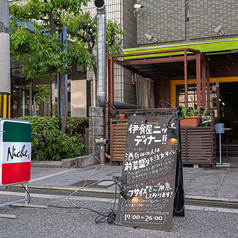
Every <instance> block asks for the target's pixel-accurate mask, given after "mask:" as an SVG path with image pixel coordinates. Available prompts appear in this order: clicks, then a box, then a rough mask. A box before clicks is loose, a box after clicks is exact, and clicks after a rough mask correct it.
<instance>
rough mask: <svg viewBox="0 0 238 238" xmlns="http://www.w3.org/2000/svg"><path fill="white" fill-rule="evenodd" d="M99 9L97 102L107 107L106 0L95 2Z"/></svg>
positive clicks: (96, 0)
mask: <svg viewBox="0 0 238 238" xmlns="http://www.w3.org/2000/svg"><path fill="white" fill-rule="evenodd" d="M94 3H95V6H96V8H97V100H98V103H99V106H100V107H104V106H105V92H106V87H105V85H106V8H105V3H104V0H95V2H94Z"/></svg>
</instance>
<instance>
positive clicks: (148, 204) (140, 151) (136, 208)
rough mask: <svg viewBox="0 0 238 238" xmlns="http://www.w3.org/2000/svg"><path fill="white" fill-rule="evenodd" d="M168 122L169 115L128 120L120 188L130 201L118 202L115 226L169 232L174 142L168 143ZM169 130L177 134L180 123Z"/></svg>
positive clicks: (174, 154)
mask: <svg viewBox="0 0 238 238" xmlns="http://www.w3.org/2000/svg"><path fill="white" fill-rule="evenodd" d="M169 120H171V115H166V116H152V115H149V116H144V115H143V116H130V117H129V118H128V126H127V137H126V146H125V154H124V161H123V168H122V178H123V180H125V183H124V184H122V185H123V186H124V188H125V189H126V190H127V191H128V192H129V194H130V195H132V196H133V198H132V199H128V200H125V199H124V198H123V197H120V198H119V202H118V210H117V218H116V224H118V225H125V226H131V227H140V228H147V229H156V230H165V231H170V230H171V228H172V216H173V202H174V196H175V174H176V161H177V141H176V140H175V139H170V136H169V133H168V127H167V125H168V121H169ZM170 127H171V128H172V129H174V131H175V132H176V131H177V129H178V127H179V120H178V119H177V118H173V119H172V120H171V123H170Z"/></svg>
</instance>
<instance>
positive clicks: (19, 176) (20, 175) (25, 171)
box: [2, 162, 31, 185]
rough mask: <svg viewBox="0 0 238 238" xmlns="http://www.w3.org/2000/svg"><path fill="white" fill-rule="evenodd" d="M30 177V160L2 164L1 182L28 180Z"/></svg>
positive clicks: (6, 183)
mask: <svg viewBox="0 0 238 238" xmlns="http://www.w3.org/2000/svg"><path fill="white" fill-rule="evenodd" d="M30 177H31V162H26V163H10V164H3V165H2V184H3V185H10V184H15V183H22V182H28V181H29V180H30Z"/></svg>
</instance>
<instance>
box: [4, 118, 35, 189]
mask: <svg viewBox="0 0 238 238" xmlns="http://www.w3.org/2000/svg"><path fill="white" fill-rule="evenodd" d="M0 156H1V157H0V186H8V185H13V184H17V183H24V182H28V181H29V180H30V177H31V124H30V122H28V121H21V120H11V119H0Z"/></svg>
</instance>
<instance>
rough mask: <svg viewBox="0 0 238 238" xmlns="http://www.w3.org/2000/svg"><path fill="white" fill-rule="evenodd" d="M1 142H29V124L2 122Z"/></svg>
mask: <svg viewBox="0 0 238 238" xmlns="http://www.w3.org/2000/svg"><path fill="white" fill-rule="evenodd" d="M3 131H4V132H3V142H31V124H26V123H18V122H8V121H5V122H3Z"/></svg>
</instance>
